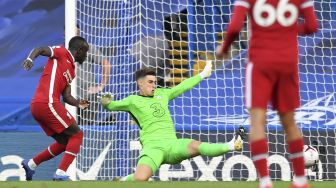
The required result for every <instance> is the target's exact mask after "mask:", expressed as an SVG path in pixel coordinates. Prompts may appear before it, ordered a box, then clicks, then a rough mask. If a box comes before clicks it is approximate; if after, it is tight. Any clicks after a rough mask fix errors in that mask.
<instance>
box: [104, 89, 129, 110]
mask: <svg viewBox="0 0 336 188" xmlns="http://www.w3.org/2000/svg"><path fill="white" fill-rule="evenodd" d="M129 101H130V99H129V97H127V98H125V99H123V100H119V101H113V96H112V95H111V94H110V93H108V94H104V95H102V96H101V97H100V103H101V104H102V105H103V107H104V108H105V109H106V110H109V111H128V110H129V109H128V108H129V105H130V102H129Z"/></svg>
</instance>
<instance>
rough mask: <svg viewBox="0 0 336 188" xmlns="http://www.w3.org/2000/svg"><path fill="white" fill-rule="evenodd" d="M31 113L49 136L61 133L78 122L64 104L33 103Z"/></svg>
mask: <svg viewBox="0 0 336 188" xmlns="http://www.w3.org/2000/svg"><path fill="white" fill-rule="evenodd" d="M30 111H31V113H32V115H33V117H34V118H35V120H36V121H37V122H38V123H39V124H40V126H41V127H42V129H43V130H44V132H45V133H46V134H47V135H48V136H52V135H53V134H55V133H61V132H63V131H64V130H65V129H66V128H68V127H69V126H71V125H72V124H74V123H75V122H76V120H75V118H73V117H72V116H71V114H70V113H69V112H68V111H67V110H66V109H65V107H64V106H63V105H62V103H32V104H31V105H30Z"/></svg>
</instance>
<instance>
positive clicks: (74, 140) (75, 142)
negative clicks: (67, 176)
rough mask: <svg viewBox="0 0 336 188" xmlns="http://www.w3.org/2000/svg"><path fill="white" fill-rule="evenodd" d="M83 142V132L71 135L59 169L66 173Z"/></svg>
mask: <svg viewBox="0 0 336 188" xmlns="http://www.w3.org/2000/svg"><path fill="white" fill-rule="evenodd" d="M82 141H83V132H82V131H80V132H78V133H77V134H75V135H72V136H71V137H70V138H69V140H68V144H67V145H66V149H65V153H64V156H63V158H62V161H61V163H60V165H59V167H58V168H59V169H61V170H63V171H64V172H66V171H67V170H68V168H69V166H70V164H71V163H72V161H73V160H74V159H75V157H76V155H77V153H78V152H79V149H80V146H81V145H82Z"/></svg>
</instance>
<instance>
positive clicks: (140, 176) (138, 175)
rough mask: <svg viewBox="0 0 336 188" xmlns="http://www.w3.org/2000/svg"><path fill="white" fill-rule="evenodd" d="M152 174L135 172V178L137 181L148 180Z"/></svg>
mask: <svg viewBox="0 0 336 188" xmlns="http://www.w3.org/2000/svg"><path fill="white" fill-rule="evenodd" d="M149 178H150V176H148V175H146V174H144V173H135V174H134V180H135V181H148V179H149Z"/></svg>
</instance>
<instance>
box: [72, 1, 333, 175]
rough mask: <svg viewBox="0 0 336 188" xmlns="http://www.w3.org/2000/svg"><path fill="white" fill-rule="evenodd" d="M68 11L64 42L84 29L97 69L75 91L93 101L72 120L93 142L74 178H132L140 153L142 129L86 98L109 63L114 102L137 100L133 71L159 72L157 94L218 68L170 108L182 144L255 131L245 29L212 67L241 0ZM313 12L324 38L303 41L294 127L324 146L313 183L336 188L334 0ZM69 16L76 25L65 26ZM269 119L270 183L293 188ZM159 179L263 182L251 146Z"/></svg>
mask: <svg viewBox="0 0 336 188" xmlns="http://www.w3.org/2000/svg"><path fill="white" fill-rule="evenodd" d="M68 2H72V7H73V8H69V7H66V31H67V34H66V36H67V37H68V36H72V35H74V30H75V27H76V25H78V26H79V28H80V35H81V36H82V37H84V38H85V39H86V40H87V41H88V43H89V44H90V47H91V48H93V49H94V50H93V51H90V52H89V54H88V59H89V60H88V61H87V62H85V63H84V64H83V65H82V66H81V67H79V68H78V69H77V84H75V85H76V88H74V89H73V91H76V92H77V96H78V97H84V98H86V99H88V100H89V101H90V102H91V106H92V108H90V109H89V111H88V112H87V113H84V112H78V113H76V111H74V112H75V113H76V114H77V118H78V122H80V124H81V128H82V129H83V130H84V134H85V137H84V142H83V145H82V147H81V151H80V153H79V154H78V156H77V159H76V165H75V167H74V168H73V173H72V174H73V176H72V177H76V178H77V179H79V180H113V179H115V178H118V177H121V176H125V175H127V174H129V173H133V172H134V168H135V166H136V163H137V159H138V155H139V151H140V149H141V145H140V143H139V141H138V136H139V129H138V128H137V126H136V125H135V123H134V122H132V119H131V117H130V115H128V114H127V113H126V112H116V113H111V112H107V111H105V110H103V109H102V107H101V106H99V105H98V100H97V99H96V97H97V95H99V93H96V94H95V93H91V94H90V93H89V92H88V91H89V90H88V88H89V87H91V86H97V85H99V84H100V83H101V81H102V77H103V69H104V67H103V64H102V63H101V61H102V60H103V59H107V60H108V62H109V67H110V75H109V76H108V79H109V81H108V84H107V85H106V86H105V87H104V88H103V90H102V91H101V92H111V93H112V94H113V95H114V98H115V99H116V100H119V99H122V98H125V97H127V96H128V95H131V94H136V93H137V88H136V85H135V80H134V72H135V71H136V70H138V69H139V68H140V67H152V68H156V70H157V73H158V77H159V86H160V87H173V86H174V85H176V84H178V83H180V82H181V81H182V80H184V79H186V78H188V77H190V76H193V75H196V74H197V73H198V72H199V71H200V70H202V69H203V67H204V66H205V61H206V60H213V61H214V62H215V68H216V69H215V71H214V73H213V75H212V76H211V77H210V78H209V79H207V80H204V81H202V82H201V84H200V85H199V86H197V87H195V88H194V89H192V90H191V91H189V92H187V93H185V94H183V95H182V96H181V97H179V98H177V99H175V100H174V101H172V102H170V104H169V107H170V110H171V114H172V116H173V120H174V122H175V127H176V131H177V134H178V137H180V138H193V139H197V140H201V141H206V142H226V141H229V140H230V139H231V138H232V136H233V133H234V132H235V130H237V128H238V127H239V126H240V125H243V126H245V127H246V128H247V129H248V128H249V120H248V114H247V110H246V108H245V107H244V98H243V82H244V78H245V60H246V52H247V48H248V40H247V36H248V34H249V33H248V31H247V30H246V27H245V29H244V31H243V32H242V33H241V34H240V36H239V39H238V40H236V41H235V42H234V44H233V46H232V47H231V50H230V54H229V55H228V56H227V57H225V60H224V61H215V59H214V51H215V48H216V46H217V45H218V44H219V42H221V41H222V38H223V36H224V35H225V30H226V27H227V24H228V22H229V19H230V16H231V14H232V11H233V3H234V0H221V1H220V0H218V1H217V0H209V1H207V0H199V1H196V0H161V1H153V0H98V1H95V0H77V1H66V3H68ZM73 2H75V3H74V4H73ZM314 3H315V9H316V14H317V16H318V19H319V25H320V28H319V31H318V32H317V33H316V34H315V35H311V36H307V37H299V38H298V40H299V55H300V57H299V62H300V63H299V70H300V89H301V91H300V94H301V104H302V106H301V107H300V108H299V109H298V110H297V112H296V120H297V122H298V125H299V126H300V128H301V130H302V132H303V134H304V138H305V144H309V145H313V146H315V147H317V149H318V151H319V153H320V162H319V166H318V170H317V171H318V172H314V171H312V170H310V169H309V170H307V175H308V176H309V177H310V179H312V180H317V179H322V180H336V175H335V174H336V167H335V163H336V159H335V155H336V153H335V150H336V147H335V133H336V132H335V128H336V120H335V119H336V108H335V106H336V88H335V87H336V84H335V83H336V82H335V81H336V76H335V75H336V74H335V70H336V69H335V68H336V67H335V64H334V62H336V57H335V56H336V47H335V38H336V30H335V28H336V13H335V12H336V3H335V2H333V1H332V0H323V1H322V0H315V1H314ZM67 9H70V11H69V10H68V11H69V12H68V13H70V14H71V15H72V16H71V17H67ZM71 20H72V21H71ZM67 28H70V29H69V30H67ZM68 31H69V33H68ZM67 39H68V38H67ZM288 100H290V99H288ZM267 115H268V117H267V120H268V124H267V135H268V139H269V142H270V145H269V149H270V157H269V158H268V161H269V165H270V170H271V173H270V175H271V178H272V179H276V180H285V181H288V180H291V179H292V171H291V167H290V163H289V160H288V152H287V149H286V148H287V146H286V144H285V136H284V133H283V129H282V128H281V126H280V123H279V118H278V116H277V114H276V112H274V111H269V113H268V114H267ZM153 179H154V180H161V181H167V180H197V181H231V180H241V181H246V180H248V181H254V180H256V179H257V174H256V171H255V168H254V166H253V163H252V160H251V158H250V151H249V146H248V144H247V143H245V144H244V149H243V151H242V152H233V153H229V154H227V155H225V156H220V157H215V158H207V157H196V158H194V159H191V160H186V161H183V162H182V164H180V165H163V166H162V167H161V168H160V169H159V170H158V172H157V173H156V174H155V176H154V177H153Z"/></svg>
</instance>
